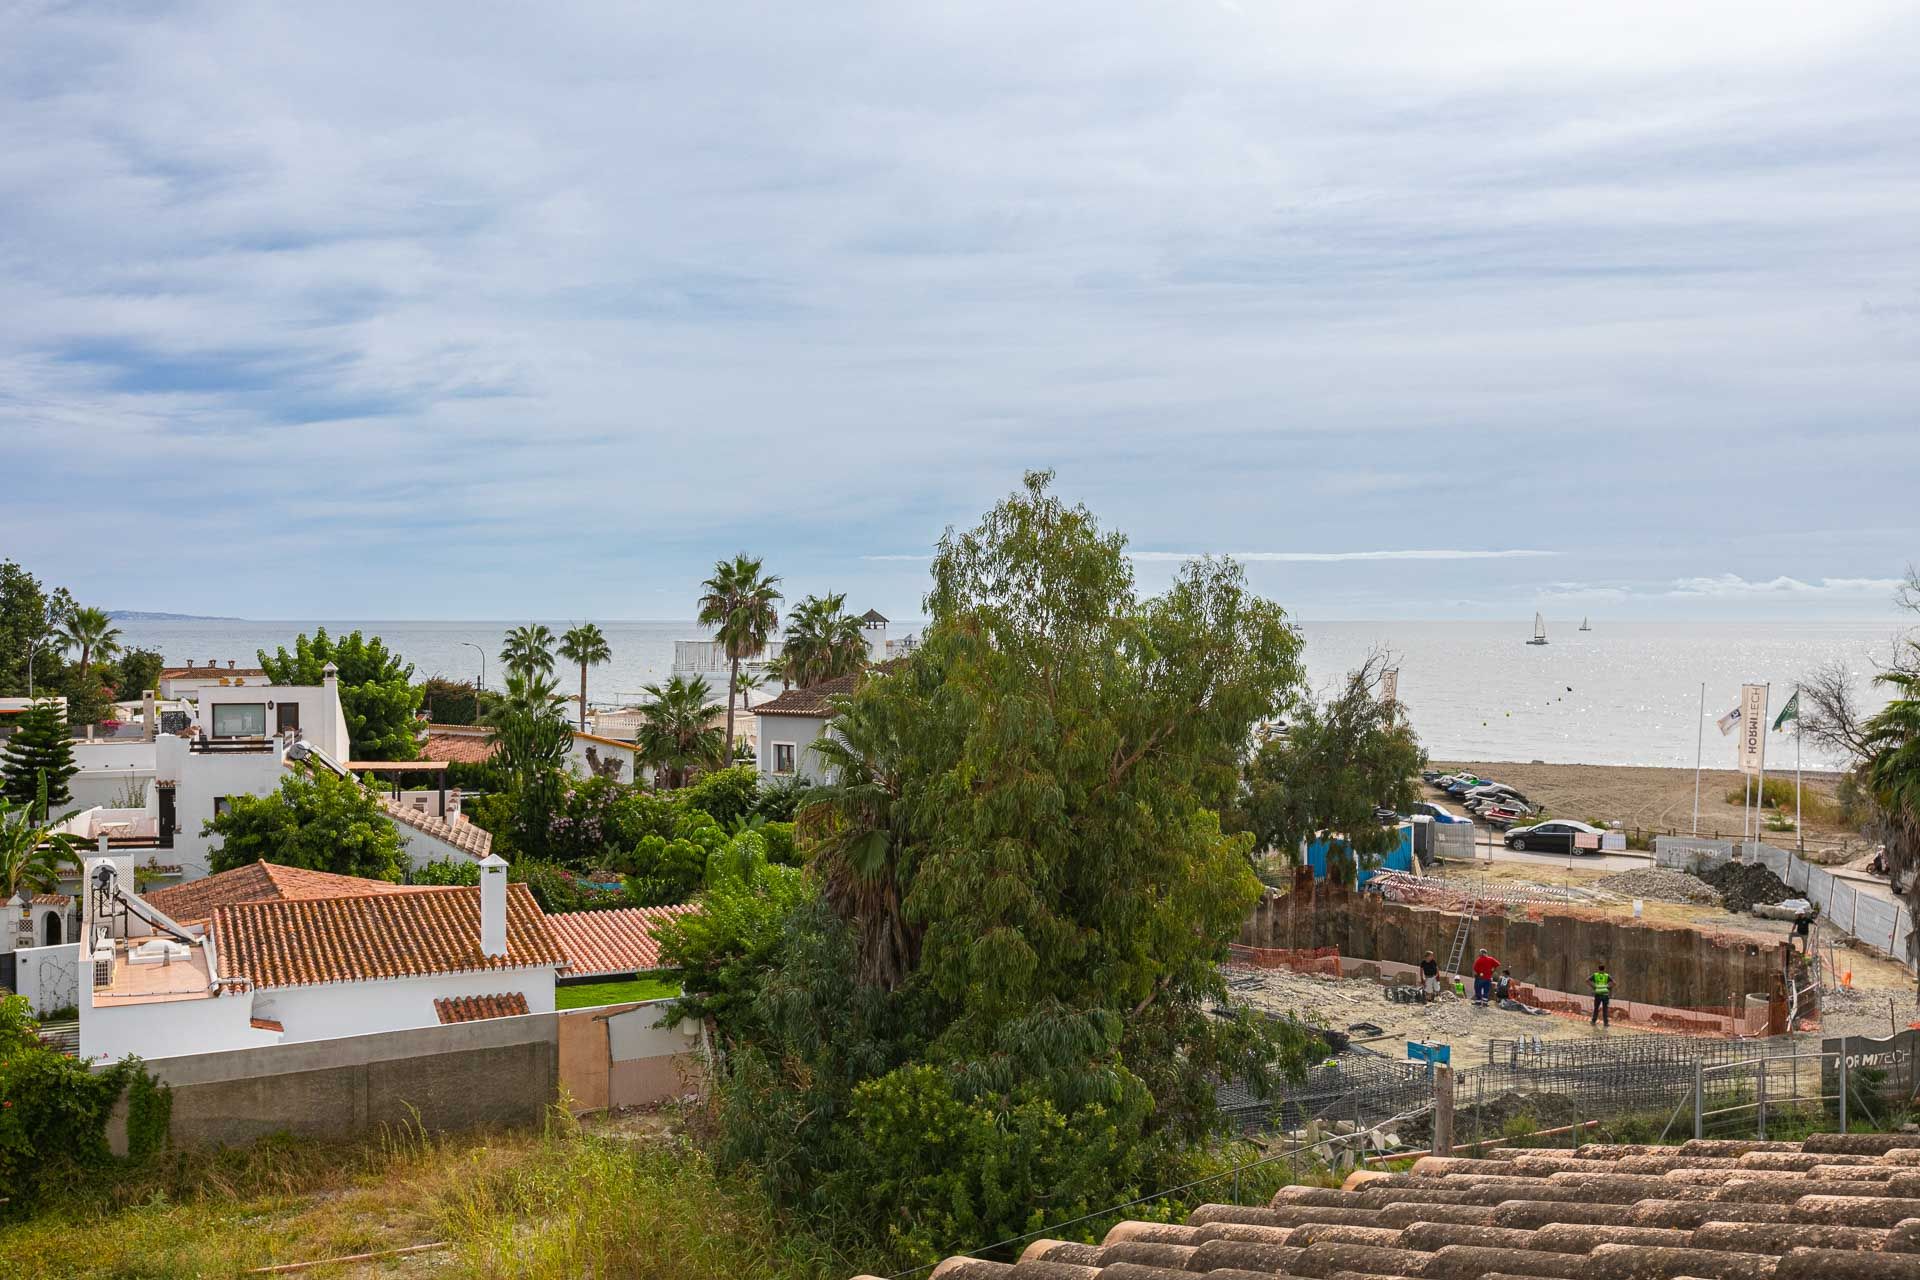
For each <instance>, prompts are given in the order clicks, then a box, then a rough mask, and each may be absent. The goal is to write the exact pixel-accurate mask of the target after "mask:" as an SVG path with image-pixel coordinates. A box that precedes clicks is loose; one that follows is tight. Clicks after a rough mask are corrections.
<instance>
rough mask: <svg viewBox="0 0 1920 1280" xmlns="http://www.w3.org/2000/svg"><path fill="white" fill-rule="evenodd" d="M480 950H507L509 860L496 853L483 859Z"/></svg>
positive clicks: (495, 952) (494, 953) (500, 952)
mask: <svg viewBox="0 0 1920 1280" xmlns="http://www.w3.org/2000/svg"><path fill="white" fill-rule="evenodd" d="M480 950H481V952H482V953H483V954H485V955H490V956H504V955H506V954H507V864H506V861H505V860H504V859H503V858H501V857H500V855H499V854H497V853H490V854H488V855H487V856H486V857H484V858H482V859H480Z"/></svg>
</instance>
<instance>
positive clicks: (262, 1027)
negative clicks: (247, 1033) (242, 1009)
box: [247, 1018, 287, 1032]
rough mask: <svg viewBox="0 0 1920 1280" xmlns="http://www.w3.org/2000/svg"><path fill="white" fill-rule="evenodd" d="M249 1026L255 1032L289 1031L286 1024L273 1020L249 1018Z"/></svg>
mask: <svg viewBox="0 0 1920 1280" xmlns="http://www.w3.org/2000/svg"><path fill="white" fill-rule="evenodd" d="M247 1025H249V1026H251V1027H252V1028H253V1029H254V1030H255V1031H281V1032H284V1031H285V1030H286V1029H287V1028H286V1024H285V1023H282V1022H276V1021H274V1020H273V1019H272V1018H248V1019H247Z"/></svg>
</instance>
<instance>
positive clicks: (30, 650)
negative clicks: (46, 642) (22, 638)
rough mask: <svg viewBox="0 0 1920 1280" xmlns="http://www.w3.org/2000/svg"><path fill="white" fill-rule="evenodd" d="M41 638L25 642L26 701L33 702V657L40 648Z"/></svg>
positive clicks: (37, 637)
mask: <svg viewBox="0 0 1920 1280" xmlns="http://www.w3.org/2000/svg"><path fill="white" fill-rule="evenodd" d="M42 638H43V637H39V636H36V637H34V638H33V639H32V640H29V641H27V701H29V702H31V701H33V655H34V652H35V651H36V650H38V649H39V648H40V641H41V639H42Z"/></svg>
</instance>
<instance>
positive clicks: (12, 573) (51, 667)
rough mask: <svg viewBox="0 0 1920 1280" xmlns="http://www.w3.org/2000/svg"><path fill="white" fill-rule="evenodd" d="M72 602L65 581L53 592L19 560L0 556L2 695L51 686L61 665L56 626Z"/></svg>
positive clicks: (28, 693) (20, 694)
mask: <svg viewBox="0 0 1920 1280" xmlns="http://www.w3.org/2000/svg"><path fill="white" fill-rule="evenodd" d="M72 608H73V597H72V596H70V595H68V594H67V589H66V588H65V587H57V588H55V589H54V590H53V591H51V592H49V591H47V590H46V589H45V588H44V587H43V586H42V585H41V583H40V580H39V579H38V578H36V577H34V576H33V575H32V574H31V573H28V572H27V571H26V570H25V569H23V568H21V567H20V566H19V565H18V564H15V563H14V562H13V561H11V560H0V698H24V697H28V696H31V695H32V694H35V693H39V692H43V691H44V690H46V689H47V688H48V687H49V676H50V675H57V674H58V669H59V661H58V660H59V653H58V652H57V650H56V648H55V642H54V641H53V640H52V638H51V637H52V634H53V630H54V628H55V627H57V626H58V625H59V624H60V621H61V619H62V618H64V617H65V616H66V615H67V613H68V612H70V611H71V610H72ZM29 666H31V677H32V678H31V679H30V678H29Z"/></svg>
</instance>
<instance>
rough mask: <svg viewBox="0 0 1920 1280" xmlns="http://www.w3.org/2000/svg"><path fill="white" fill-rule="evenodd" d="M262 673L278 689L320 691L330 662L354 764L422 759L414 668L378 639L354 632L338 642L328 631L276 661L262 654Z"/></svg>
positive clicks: (282, 652) (299, 641) (302, 640)
mask: <svg viewBox="0 0 1920 1280" xmlns="http://www.w3.org/2000/svg"><path fill="white" fill-rule="evenodd" d="M258 653H259V659H260V669H261V670H263V671H265V672H266V673H267V678H268V679H269V680H271V681H273V683H275V684H298V685H317V684H320V683H321V682H322V680H323V679H324V678H325V673H326V667H327V664H328V663H329V662H331V663H332V664H333V665H334V668H335V670H336V673H337V678H338V680H339V682H340V709H341V712H342V713H343V714H344V715H345V716H346V720H347V737H348V739H349V740H350V741H351V742H352V744H353V758H354V759H356V760H412V759H414V758H415V757H416V756H418V755H419V753H420V743H419V729H418V726H417V723H416V721H415V716H416V715H417V713H418V712H419V710H420V698H421V690H420V688H419V687H418V686H416V685H415V684H414V683H413V664H412V663H410V662H407V661H405V660H404V659H402V658H401V657H400V655H399V654H397V653H391V652H389V651H388V649H387V646H386V642H385V641H383V640H382V639H380V637H379V636H373V637H371V638H369V637H366V636H363V635H362V634H361V633H360V632H358V631H354V632H352V633H350V634H348V635H346V636H343V637H341V638H340V639H339V640H335V639H334V638H333V637H331V636H329V635H328V634H327V629H326V628H325V627H316V628H315V629H314V632H313V637H312V638H311V639H309V638H308V637H307V636H306V635H304V634H302V635H300V636H299V637H297V638H296V639H295V640H294V644H293V652H292V653H288V652H287V651H286V649H285V648H284V647H282V648H280V649H279V650H277V651H276V652H275V653H274V655H273V656H272V657H269V656H268V655H267V651H266V650H265V649H261V650H259V651H258Z"/></svg>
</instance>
